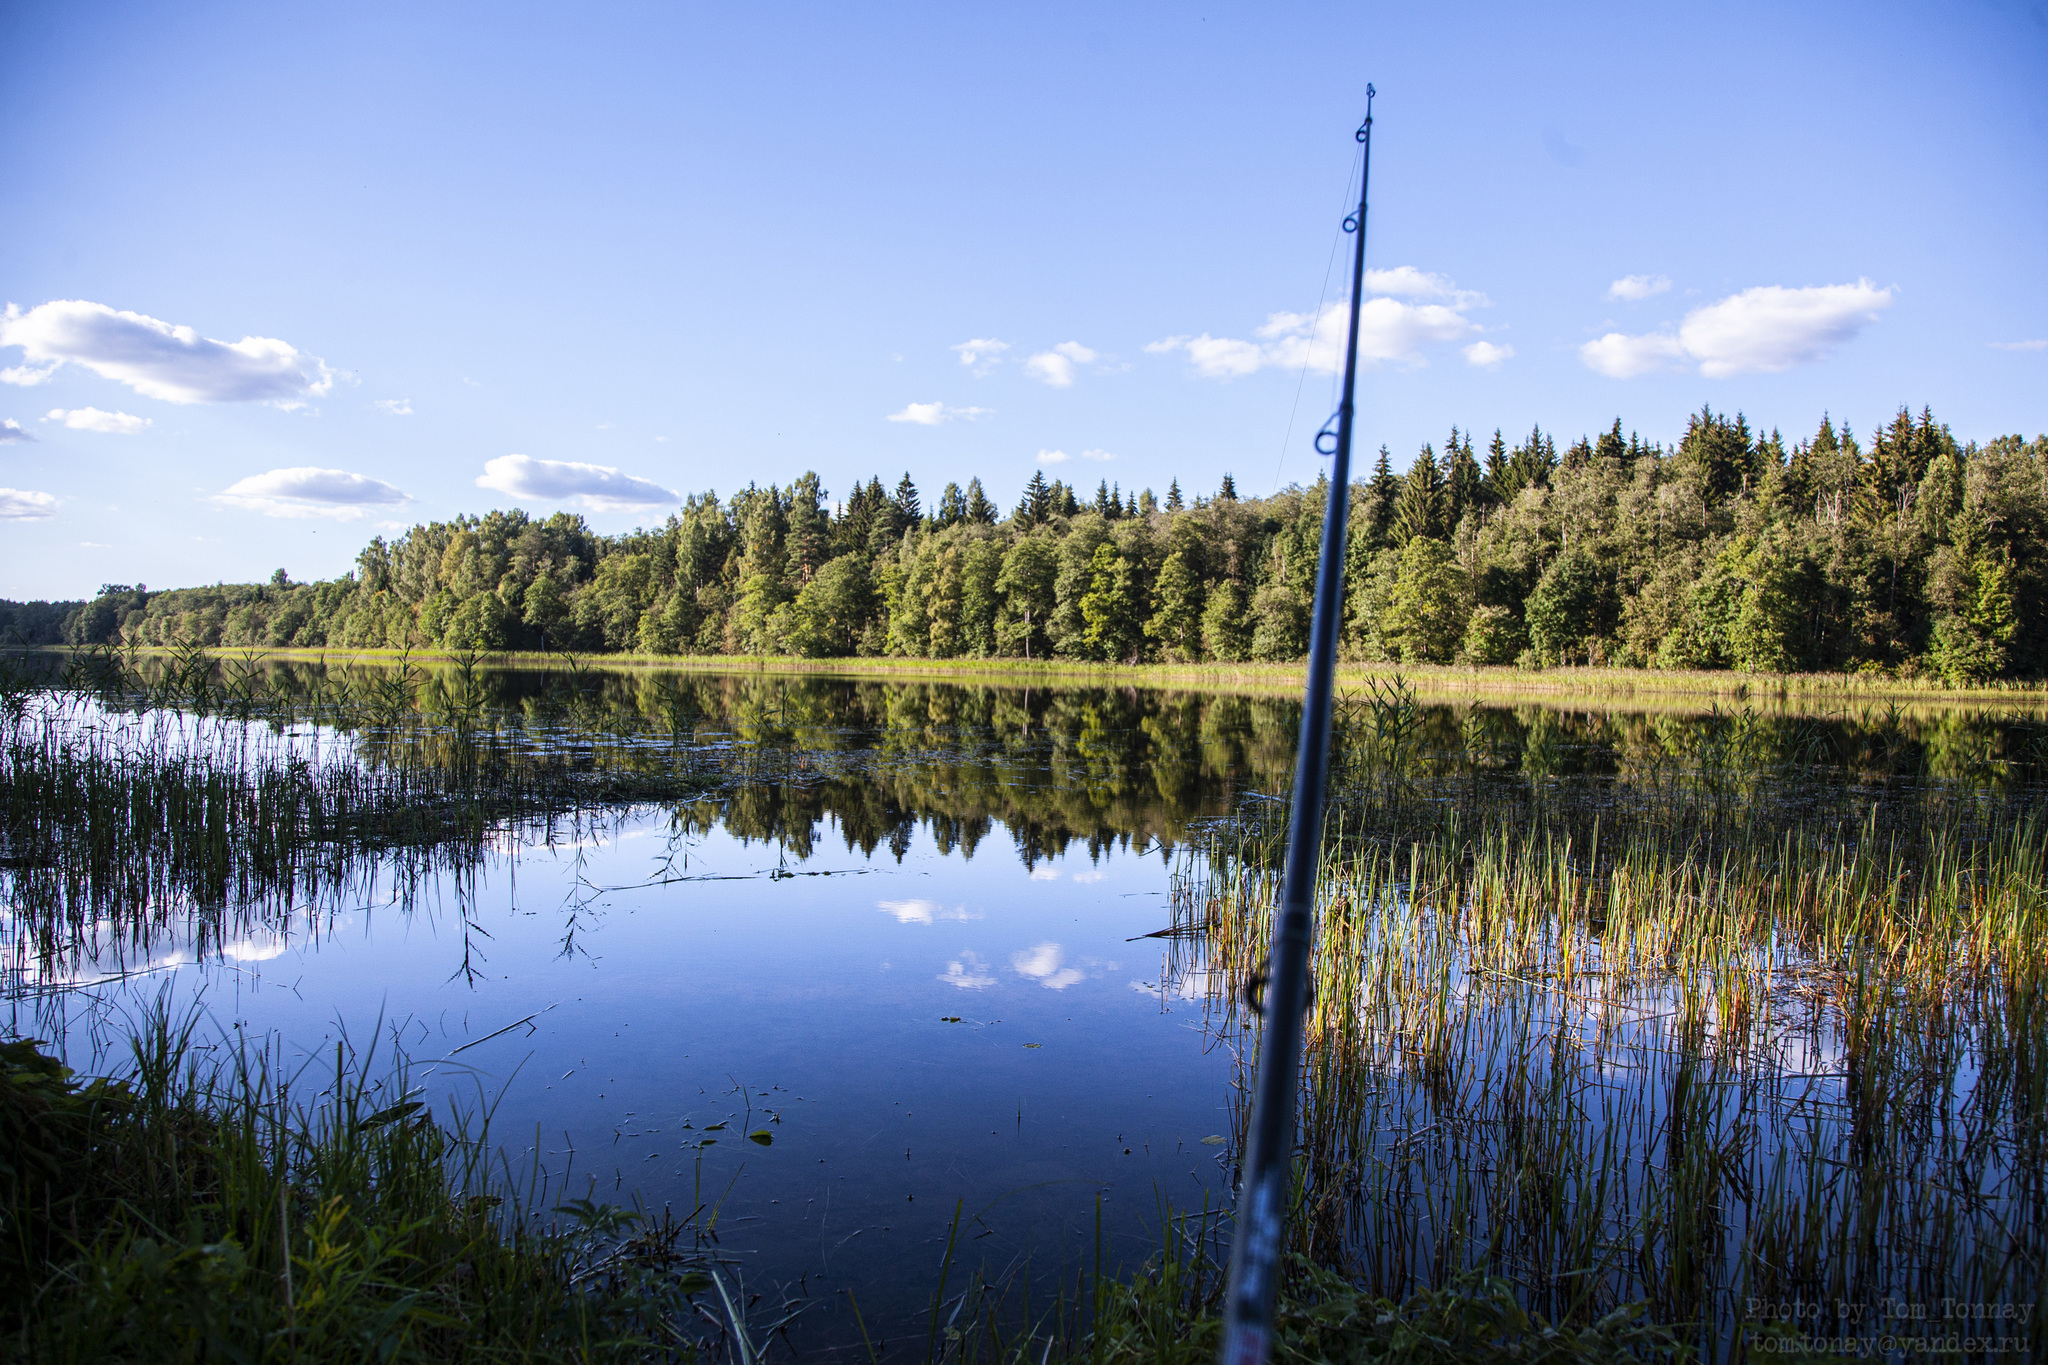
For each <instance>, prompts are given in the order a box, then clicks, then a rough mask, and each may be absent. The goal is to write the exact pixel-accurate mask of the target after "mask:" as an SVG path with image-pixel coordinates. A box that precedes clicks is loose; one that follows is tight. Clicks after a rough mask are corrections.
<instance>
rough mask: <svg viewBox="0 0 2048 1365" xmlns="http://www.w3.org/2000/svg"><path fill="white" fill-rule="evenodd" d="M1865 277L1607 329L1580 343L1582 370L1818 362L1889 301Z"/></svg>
mask: <svg viewBox="0 0 2048 1365" xmlns="http://www.w3.org/2000/svg"><path fill="white" fill-rule="evenodd" d="M1891 302H1892V291H1891V290H1890V289H1879V288H1878V287H1877V286H1876V285H1874V284H1872V283H1871V282H1870V281H1869V280H1858V281H1856V283H1854V284H1823V285H1814V286H1812V287H1810V288H1805V289H1787V288H1785V287H1783V286H1781V285H1774V284H1772V285H1760V286H1758V287H1757V288H1755V289H1745V290H1743V291H1742V292H1741V293H1739V294H1731V295H1729V296H1728V297H1727V298H1725V299H1722V300H1721V301H1720V302H1718V303H1710V304H1708V305H1706V306H1705V307H1704V308H1695V309H1694V310H1693V311H1692V312H1690V313H1687V314H1686V315H1685V320H1684V321H1683V322H1681V323H1679V325H1678V330H1677V332H1676V333H1672V332H1655V333H1650V334H1647V335H1643V336H1629V335H1627V334H1624V333H1621V332H1609V333H1608V334H1607V335H1605V336H1603V337H1600V338H1599V339H1597V340H1594V341H1589V342H1587V343H1586V344H1585V345H1583V346H1581V347H1579V358H1580V360H1582V361H1584V362H1585V364H1586V367H1587V368H1588V369H1592V370H1597V371H1599V372H1600V373H1601V374H1604V375H1610V376H1612V377H1613V378H1616V379H1627V378H1629V377H1630V376H1632V375H1638V374H1643V373H1646V372H1648V371H1650V370H1656V369H1663V368H1665V367H1667V366H1670V367H1679V366H1683V365H1685V364H1687V363H1690V362H1697V363H1698V365H1699V372H1700V373H1701V374H1703V375H1705V376H1706V377H1707V378H1709V379H1726V378H1727V377H1729V376H1730V375H1737V374H1771V373H1776V372H1777V371H1780V370H1789V369H1791V368H1792V367H1793V366H1795V365H1809V364H1812V363H1813V362H1814V361H1817V360H1824V359H1826V358H1827V356H1828V354H1829V353H1830V352H1832V351H1833V350H1834V349H1835V348H1836V347H1838V346H1840V345H1842V344H1843V343H1845V342H1847V341H1849V340H1851V339H1853V338H1854V337H1855V336H1856V334H1857V333H1859V332H1861V331H1862V330H1863V329H1864V328H1865V327H1867V326H1869V325H1870V324H1871V323H1873V322H1875V321H1877V315H1878V314H1879V313H1881V312H1883V311H1884V310H1885V309H1886V308H1889V307H1890V306H1891Z"/></svg>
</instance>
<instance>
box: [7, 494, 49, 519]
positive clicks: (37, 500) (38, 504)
mask: <svg viewBox="0 0 2048 1365" xmlns="http://www.w3.org/2000/svg"><path fill="white" fill-rule="evenodd" d="M56 515H57V500H56V499H55V498H53V497H51V496H50V495H49V494H48V493H31V492H29V491H28V490H27V489H25V488H0V521H48V520H49V519H50V518H51V517H54V516H56Z"/></svg>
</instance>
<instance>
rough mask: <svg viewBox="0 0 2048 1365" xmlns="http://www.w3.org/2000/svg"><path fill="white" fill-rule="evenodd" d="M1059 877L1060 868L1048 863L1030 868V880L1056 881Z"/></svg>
mask: <svg viewBox="0 0 2048 1365" xmlns="http://www.w3.org/2000/svg"><path fill="white" fill-rule="evenodd" d="M1059 879H1060V870H1059V869H1058V868H1056V867H1052V866H1050V865H1048V866H1045V867H1034V868H1032V869H1031V880H1032V881H1034V882H1056V881H1058V880H1059Z"/></svg>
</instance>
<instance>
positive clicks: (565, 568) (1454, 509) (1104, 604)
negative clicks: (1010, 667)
mask: <svg viewBox="0 0 2048 1365" xmlns="http://www.w3.org/2000/svg"><path fill="white" fill-rule="evenodd" d="M1326 498H1327V483H1326V481H1325V482H1319V483H1318V484H1317V485H1316V486H1314V487H1309V488H1302V487H1299V486H1295V487H1289V488H1286V489H1282V490H1281V491H1279V492H1277V493H1275V494H1273V495H1271V496H1269V497H1263V498H1260V497H1247V496H1240V495H1239V494H1238V492H1237V490H1236V488H1235V486H1234V482H1233V480H1232V479H1231V478H1230V477H1229V476H1228V475H1226V476H1225V477H1224V479H1223V480H1222V484H1221V486H1220V487H1219V488H1217V489H1216V490H1215V491H1213V492H1204V493H1190V492H1189V491H1188V490H1185V489H1183V488H1182V487H1181V486H1180V484H1179V482H1178V480H1175V481H1174V482H1172V483H1171V484H1169V486H1168V487H1167V489H1166V491H1165V493H1164V494H1163V495H1160V494H1157V493H1155V492H1154V491H1153V490H1151V489H1146V490H1144V491H1142V492H1141V491H1137V490H1125V489H1123V488H1121V487H1119V486H1114V485H1111V484H1109V483H1108V482H1104V483H1102V484H1101V485H1099V486H1098V487H1097V488H1096V489H1095V490H1094V492H1093V493H1092V495H1091V494H1089V493H1087V492H1086V491H1085V490H1083V489H1079V488H1075V487H1070V486H1068V485H1066V484H1065V483H1062V482H1058V481H1049V480H1048V479H1047V478H1046V477H1045V475H1044V473H1043V472H1040V473H1036V474H1034V475H1033V476H1032V478H1031V480H1030V482H1029V483H1028V484H1027V485H1026V486H1025V488H1024V489H1023V492H1022V496H1021V497H1020V498H1019V499H1018V501H1017V502H1016V503H1015V505H1014V506H1012V507H1010V508H1009V509H1008V510H1007V511H1005V510H1004V509H1003V508H1001V507H999V506H998V505H997V504H996V503H995V502H994V501H992V500H991V498H990V496H989V494H988V491H987V490H986V488H985V487H984V486H983V484H982V482H981V481H980V480H979V479H970V480H969V481H968V483H967V485H966V487H965V489H962V488H961V487H960V486H959V485H958V484H955V483H948V484H947V485H946V486H945V488H944V489H943V490H942V491H941V492H940V493H939V495H938V497H937V498H936V500H935V501H932V502H929V503H928V502H927V501H926V500H925V497H924V496H923V495H921V494H920V492H919V490H918V489H917V488H916V487H915V485H914V484H913V483H912V482H911V480H910V478H909V476H908V475H905V476H904V477H903V478H902V479H901V480H900V481H899V482H897V483H896V484H895V486H894V487H893V488H891V487H886V486H885V485H884V484H883V482H882V480H881V479H880V478H879V477H878V478H874V479H871V480H869V481H868V482H867V483H866V484H862V485H856V486H855V487H854V488H853V489H851V490H850V491H848V492H847V493H846V494H845V495H844V496H843V497H841V498H838V499H836V500H835V499H833V498H832V496H831V495H830V493H829V492H828V490H827V489H826V488H825V487H823V486H822V484H821V483H820V481H819V479H818V477H817V476H816V475H815V474H809V473H807V474H804V475H802V476H801V477H799V478H797V479H795V480H794V481H793V482H792V483H790V484H789V485H788V486H787V487H778V486H775V485H772V484H771V485H769V486H767V487H765V488H764V487H760V486H755V485H750V486H748V487H747V488H745V489H743V490H740V491H738V492H737V493H735V494H733V495H732V496H731V497H730V498H728V499H727V500H724V501H721V500H720V498H719V497H718V495H717V494H715V493H711V492H706V493H702V494H694V495H691V496H690V497H688V498H687V499H686V500H685V501H684V503H683V505H682V507H681V508H679V509H678V510H677V511H676V512H674V513H673V514H672V515H670V516H669V517H668V519H667V521H666V523H665V524H663V525H661V526H659V527H656V528H652V529H641V530H635V531H631V532H628V533H626V534H622V535H612V536H608V535H601V534H598V533H597V532H595V531H593V530H592V529H591V528H590V527H589V526H588V525H587V524H586V522H585V521H584V519H583V518H582V517H581V516H578V515H574V514H570V513H566V512H558V513H555V514H553V515H551V516H533V515H529V514H528V513H526V512H524V511H518V510H514V511H493V512H488V513H485V514H484V515H482V516H462V517H457V518H455V519H453V520H451V521H446V522H431V523H427V524H423V525H418V526H414V527H412V528H411V529H410V530H408V531H406V532H405V533H404V534H402V535H399V536H397V537H396V538H395V539H390V540H387V539H385V538H383V537H381V536H380V537H378V538H376V539H374V540H372V541H371V542H370V543H369V545H368V546H366V547H365V548H364V549H363V551H362V552H361V554H360V555H359V556H358V557H357V561H356V568H355V571H354V572H353V573H351V574H348V575H345V576H343V577H341V578H338V579H333V580H328V581H323V582H312V583H298V582H293V581H291V579H290V578H289V577H288V576H287V574H286V573H285V571H284V570H279V571H278V572H277V573H275V574H273V575H272V577H271V579H270V581H269V582H267V583H254V584H218V585H215V586H212V587H196V588H179V589H172V590H150V589H147V588H145V587H144V586H142V585H140V584H136V585H124V584H110V585H107V586H105V587H103V588H101V589H100V591H99V593H98V594H97V595H96V596H95V597H94V598H93V599H92V600H91V601H89V602H79V603H25V604H24V603H0V636H11V637H12V638H13V639H15V640H18V641H21V642H25V643H59V642H62V643H69V644H79V645H84V644H117V645H124V646H125V645H137V646H159V647H161V646H171V645H176V644H180V643H199V644H204V645H208V646H218V647H229V648H236V647H252V648H277V647H299V648H328V649H369V648H403V647H417V648H441V649H452V650H481V651H504V650H543V649H545V650H555V651H568V652H573V653H605V652H632V653H638V654H648V655H676V654H696V655H717V654H727V655H786V656H799V657H806V658H818V659H828V658H836V657H847V656H876V655H888V656H899V657H923V658H940V659H945V658H970V657H975V658H1021V659H1043V658H1062V659H1083V660H1101V661H1109V662H1127V663H1143V662H1167V663H1172V662H1195V661H1209V660H1222V661H1237V660H1266V661H1284V660H1289V659H1295V658H1298V657H1300V656H1301V655H1302V653H1303V650H1304V648H1305V645H1306V640H1307V634H1308V622H1309V608H1310V596H1311V588H1312V584H1313V581H1314V577H1315V572H1316V564H1317V559H1318V557H1319V552H1320V541H1321V533H1322V519H1323V509H1324V506H1325V502H1326ZM1346 554H1347V555H1348V556H1349V562H1348V564H1347V572H1348V575H1349V587H1348V596H1347V604H1346V617H1345V628H1344V636H1343V639H1344V649H1345V653H1346V655H1347V657H1349V658H1351V659H1354V660H1359V661H1395V662H1400V663H1403V664H1412V663H1433V664H1446V663H1466V664H1482V665H1484V664H1519V665H1521V666H1523V667H1548V666H1555V665H1559V664H1588V665H1609V666H1627V667H1643V668H1666V669H1736V670H1745V671H1749V672H1768V673H1782V672H1820V671H1830V672H1841V671H1861V672H1877V673H1884V674H1890V675H1895V676H1922V677H1938V678H1940V679H1942V680H1944V681H1946V682H1948V683H1950V684H1955V685H1962V684H1969V683H1977V682H1982V681H1985V680H1987V679H1992V678H1998V677H2014V676H2038V675H2040V674H2042V673H2043V672H2044V670H2048V656H2044V650H2048V643H2044V641H2048V631H2044V630H2043V627H2044V625H2048V621H2044V619H2043V617H2044V614H2048V437H2036V438H2035V439H2034V440H2033V441H2031V442H2028V441H2027V440H2025V439H2024V438H2023V437H2020V436H2006V437H2000V438H1998V439H1995V440H1992V441H1990V442H1989V443H1987V444H1982V445H1980V444H1978V443H1976V442H1974V441H1973V442H1969V443H1962V442H1959V441H1958V440H1957V439H1956V438H1955V437H1954V436H1953V435H1952V434H1951V433H1950V431H1949V429H1948V427H1947V426H1946V425H1944V424H1942V423H1939V422H1937V421H1936V420H1935V418H1934V416H1933V414H1932V413H1931V412H1929V411H1927V410H1925V409H1923V410H1922V411H1921V413H1920V415H1919V416H1918V417H1915V416H1914V415H1912V413H1911V412H1910V411H1909V410H1907V409H1904V408H1902V409H1901V410H1900V411H1899V413H1898V414H1897V416H1896V417H1895V418H1894V419H1893V420H1892V421H1891V422H1890V423H1889V424H1887V425H1885V426H1883V427H1882V428H1881V429H1879V430H1877V431H1876V432H1875V433H1874V434H1873V435H1872V436H1871V437H1870V438H1869V439H1868V441H1867V443H1865V442H1861V441H1859V440H1858V439H1857V437H1856V436H1855V435H1854V434H1853V433H1852V432H1851V431H1850V429H1849V427H1848V426H1847V425H1846V424H1844V425H1842V426H1840V427H1837V426H1836V425H1835V424H1834V423H1833V422H1832V421H1831V420H1829V419H1828V418H1825V417H1824V418H1823V419H1822V420H1821V422H1820V425H1819V427H1818V429H1817V430H1816V431H1815V432H1814V433H1813V435H1811V436H1810V437H1806V438H1804V439H1800V440H1798V441H1796V442H1795V443H1794V444H1792V445H1791V446H1790V448H1789V449H1788V448H1787V445H1786V442H1785V440H1784V439H1783V438H1782V437H1781V436H1780V434H1779V433H1778V432H1776V431H1773V432H1771V433H1770V434H1769V435H1768V436H1766V435H1763V434H1761V433H1759V432H1755V431H1752V430H1751V429H1750V426H1749V424H1748V422H1747V421H1746V420H1745V419H1744V418H1743V417H1742V416H1741V415H1739V414H1738V415H1735V416H1729V415H1727V414H1725V413H1716V412H1714V411H1713V410H1712V409H1711V408H1702V409H1701V410H1700V411H1699V412H1698V413H1696V414H1693V415H1692V416H1691V417H1690V418H1689V419H1688V422H1687V425H1686V430H1685V434H1684V436H1683V438H1682V439H1681V440H1680V441H1679V442H1678V443H1677V446H1676V448H1675V449H1668V450H1667V449H1664V448H1663V447H1662V446H1660V445H1658V444H1653V443H1647V442H1644V441H1642V440H1640V439H1639V438H1637V437H1636V436H1634V435H1627V436H1625V435H1624V434H1623V431H1622V424H1621V422H1620V420H1619V419H1617V420H1616V421H1615V422H1614V424H1613V426H1612V427H1610V428H1609V429H1608V430H1607V431H1605V432H1603V433H1601V434H1600V435H1598V436H1597V437H1590V438H1582V439H1580V440H1577V441H1575V442H1573V443H1571V444H1570V445H1569V446H1567V447H1565V448H1564V449H1563V450H1562V451H1560V450H1559V448H1558V442H1557V440H1556V439H1555V438H1554V437H1553V436H1551V435H1549V434H1547V433H1545V432H1543V431H1542V430H1541V429H1540V428H1539V429H1533V430H1531V432H1530V433H1529V435H1528V436H1527V437H1526V438H1523V439H1521V440H1520V441H1519V442H1518V443H1514V444H1510V442H1509V440H1508V439H1506V438H1504V437H1503V436H1502V435H1501V433H1500V432H1498V431H1496V432H1495V433H1494V435H1493V437H1492V438H1491V440H1490V441H1489V442H1487V443H1486V445H1485V447H1484V449H1483V450H1482V449H1480V448H1479V447H1478V446H1476V445H1475V439H1474V436H1473V434H1472V433H1469V432H1463V431H1460V430H1458V429H1457V428H1455V427H1454V428H1452V430H1451V432H1450V435H1449V437H1448V438H1447V439H1446V440H1445V442H1444V443H1443V445H1442V447H1441V448H1438V447H1436V446H1435V445H1434V444H1431V445H1425V446H1424V447H1423V448H1422V449H1421V450H1420V452H1418V453H1417V455H1416V456H1415V458H1414V459H1413V461H1412V462H1411V463H1410V465H1409V467H1408V469H1407V470H1406V471H1405V472H1404V473H1398V474H1397V473H1395V472H1394V471H1393V468H1392V460H1391V457H1390V455H1389V452H1388V451H1387V450H1386V449H1385V448H1384V447H1382V448H1381V449H1380V451H1379V454H1378V459H1377V462H1376V464H1375V465H1374V466H1373V467H1372V469H1371V472H1370V474H1369V475H1368V476H1367V477H1365V478H1362V479H1359V480H1357V481H1356V482H1355V483H1354V484H1353V485H1352V489H1351V520H1350V534H1349V537H1348V540H1347V545H1346Z"/></svg>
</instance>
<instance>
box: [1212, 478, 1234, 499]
mask: <svg viewBox="0 0 2048 1365" xmlns="http://www.w3.org/2000/svg"><path fill="white" fill-rule="evenodd" d="M1216 500H1217V501H1218V502H1236V501H1237V480H1235V479H1233V478H1231V477H1230V476H1229V475H1228V474H1225V475H1224V476H1223V486H1222V487H1221V488H1219V489H1217V490H1216Z"/></svg>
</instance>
